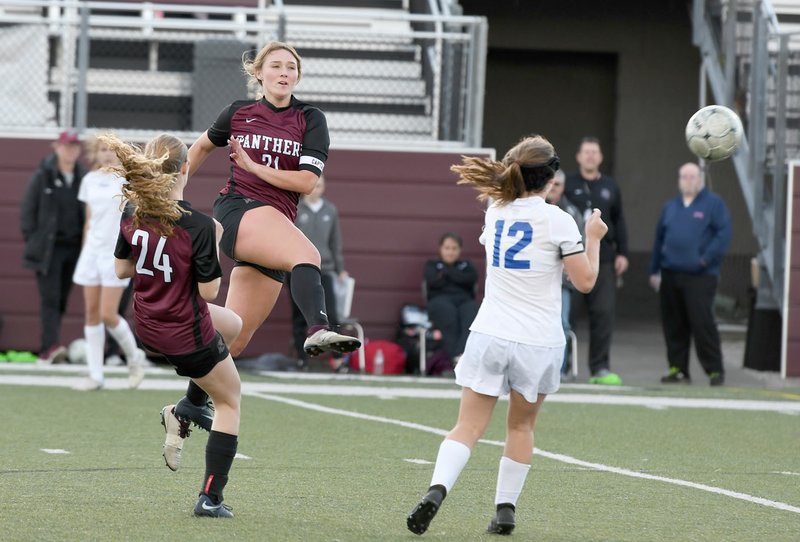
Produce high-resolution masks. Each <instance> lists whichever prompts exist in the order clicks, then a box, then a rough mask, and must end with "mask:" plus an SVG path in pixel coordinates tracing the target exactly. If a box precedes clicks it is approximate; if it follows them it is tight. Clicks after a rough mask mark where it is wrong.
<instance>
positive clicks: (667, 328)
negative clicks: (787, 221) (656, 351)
mask: <svg viewBox="0 0 800 542" xmlns="http://www.w3.org/2000/svg"><path fill="white" fill-rule="evenodd" d="M678 189H679V191H680V194H678V195H677V196H676V197H674V198H673V199H671V200H669V201H668V202H667V203H666V204H665V205H664V208H663V210H662V211H661V217H660V218H659V220H658V226H657V227H656V238H655V242H654V243H653V256H652V259H651V261H650V285H651V286H652V287H653V288H654V289H655V290H657V291H658V292H659V297H660V301H661V325H662V328H663V331H664V341H665V342H666V344H667V360H668V362H669V373H668V374H667V375H665V376H664V377H662V378H661V382H662V383H665V384H670V383H686V384H689V383H691V377H690V376H689V348H690V346H691V340H692V338H694V342H695V349H696V350H697V357H698V358H699V359H700V364H701V365H702V366H703V370H705V372H706V374H707V375H708V376H709V383H710V384H711V385H712V386H720V385H722V384H723V383H724V382H725V369H724V367H723V365H722V352H721V349H720V340H719V331H718V330H717V323H716V321H715V320H714V309H713V305H714V296H715V295H716V292H717V283H718V282H719V268H720V264H721V263H722V258H723V256H724V255H725V251H726V250H727V249H728V245H730V242H731V218H730V214H729V213H728V208H727V207H726V206H725V202H724V201H722V198H720V197H719V196H718V195H716V194H714V193H713V192H710V191H709V190H708V189H707V188H705V183H704V181H703V176H702V174H701V172H700V168H699V167H698V166H697V164H693V163H688V164H684V165H683V166H681V168H680V170H679V177H678Z"/></svg>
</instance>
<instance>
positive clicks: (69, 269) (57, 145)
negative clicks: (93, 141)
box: [20, 130, 86, 363]
mask: <svg viewBox="0 0 800 542" xmlns="http://www.w3.org/2000/svg"><path fill="white" fill-rule="evenodd" d="M80 154H81V142H80V139H79V137H78V134H77V132H75V131H73V130H67V131H65V132H61V134H59V136H58V139H57V140H56V141H55V142H54V143H53V153H52V154H50V155H48V156H46V157H45V158H44V159H43V160H42V161H41V163H40V164H39V167H38V168H37V169H36V171H35V172H34V173H33V175H32V176H31V178H30V180H29V181H28V187H27V189H26V190H25V195H24V196H23V198H22V208H21V210H20V226H21V230H22V237H23V239H24V240H25V251H24V256H23V258H24V262H23V264H24V266H25V267H27V268H29V269H33V270H34V271H35V272H36V285H37V287H38V289H39V300H40V306H39V319H40V322H41V339H40V343H39V360H40V361H41V362H42V363H54V362H58V361H63V360H65V359H66V357H67V349H66V348H65V347H64V346H63V345H61V319H62V317H63V316H64V312H65V311H66V310H67V302H68V301H69V294H70V291H71V290H72V274H73V273H74V271H75V265H76V264H77V263H78V256H79V255H80V252H81V237H82V234H83V223H84V207H83V204H82V203H81V202H80V201H78V191H79V190H80V186H81V180H82V179H83V176H84V175H85V174H86V169H85V168H84V167H83V165H82V164H81V163H80V162H79V161H78V158H79V157H80Z"/></svg>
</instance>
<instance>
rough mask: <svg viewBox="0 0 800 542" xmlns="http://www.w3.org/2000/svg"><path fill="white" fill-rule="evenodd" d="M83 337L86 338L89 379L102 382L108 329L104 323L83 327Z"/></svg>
mask: <svg viewBox="0 0 800 542" xmlns="http://www.w3.org/2000/svg"><path fill="white" fill-rule="evenodd" d="M83 336H84V337H85V338H86V364H87V365H88V366H89V378H91V379H92V380H95V381H97V382H102V381H103V350H104V348H105V343H106V328H105V326H104V325H103V324H102V323H101V324H97V325H94V326H83Z"/></svg>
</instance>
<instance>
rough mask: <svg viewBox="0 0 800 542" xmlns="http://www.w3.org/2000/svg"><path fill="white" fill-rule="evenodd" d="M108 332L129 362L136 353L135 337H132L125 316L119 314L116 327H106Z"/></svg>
mask: <svg viewBox="0 0 800 542" xmlns="http://www.w3.org/2000/svg"><path fill="white" fill-rule="evenodd" d="M108 332H109V333H111V336H112V337H114V340H115V341H117V343H119V347H120V348H122V351H123V352H124V353H125V358H126V359H127V360H128V363H129V364H130V363H131V362H132V361H133V360H134V356H135V355H136V338H134V336H133V332H132V331H131V328H130V326H129V325H128V322H127V321H126V320H125V318H122V317H121V316H120V318H119V323H118V324H117V327H110V328H108Z"/></svg>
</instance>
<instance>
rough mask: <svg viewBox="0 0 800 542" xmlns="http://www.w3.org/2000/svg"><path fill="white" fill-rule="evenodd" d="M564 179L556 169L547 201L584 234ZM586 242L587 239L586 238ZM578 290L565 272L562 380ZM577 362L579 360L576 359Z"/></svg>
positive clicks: (567, 370)
mask: <svg viewBox="0 0 800 542" xmlns="http://www.w3.org/2000/svg"><path fill="white" fill-rule="evenodd" d="M564 180H565V175H564V172H563V171H562V170H560V169H559V170H558V171H556V174H555V176H554V177H553V187H552V188H551V189H550V192H549V193H548V194H547V198H546V200H547V203H551V204H553V205H557V206H558V208H559V209H561V210H562V211H564V212H565V213H567V214H568V215H569V216H571V217H572V219H573V220H575V224H576V225H577V226H578V231H579V232H581V235H583V213H581V211H580V209H578V208H577V207H576V206H575V205H573V204H572V202H571V201H569V199H568V198H567V197H566V196H565V195H564ZM584 242H585V239H584ZM573 291H576V290H575V288H574V287H573V286H572V283H571V282H570V281H569V276H568V275H567V274H566V273H564V276H563V279H562V281H561V327H562V328H564V337H565V338H566V340H567V346H566V347H565V348H564V363H563V365H561V380H562V381H564V380H565V379H567V378H568V375H569V370H570V366H569V353H570V350H571V348H572V339H571V337H570V331H572V327H571V325H570V321H569V318H570V316H569V313H570V307H571V305H572V292H573ZM575 361H576V362H577V360H575Z"/></svg>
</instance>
